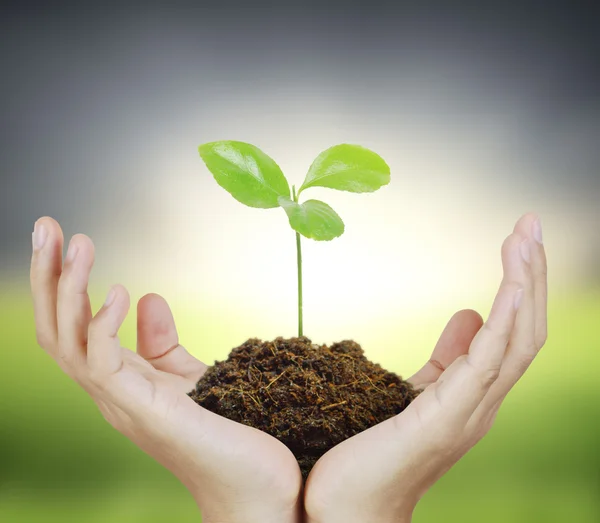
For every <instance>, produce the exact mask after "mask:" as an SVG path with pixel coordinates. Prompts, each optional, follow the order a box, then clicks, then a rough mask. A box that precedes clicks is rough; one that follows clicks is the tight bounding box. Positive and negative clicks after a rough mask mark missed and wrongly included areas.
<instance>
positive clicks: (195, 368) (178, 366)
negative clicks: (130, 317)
mask: <svg viewBox="0 0 600 523" xmlns="http://www.w3.org/2000/svg"><path fill="white" fill-rule="evenodd" d="M137 329H138V343H137V352H138V354H139V355H140V356H142V357H143V358H144V359H145V360H147V361H148V362H150V363H151V364H152V365H153V366H154V368H156V369H158V370H161V371H164V372H168V373H170V374H177V375H179V376H182V377H184V378H186V379H189V380H190V382H192V385H195V384H196V382H197V381H198V380H199V379H200V377H201V376H202V375H203V374H204V372H205V371H206V368H207V367H206V365H205V364H204V363H202V362H201V361H199V360H197V359H196V358H194V356H192V355H191V354H190V353H189V352H187V351H186V350H185V348H183V347H182V346H181V345H180V344H179V337H178V335H177V329H176V327H175V320H174V319H173V314H172V313H171V309H170V308H169V305H168V304H167V302H166V301H165V299H164V298H163V297H162V296H159V295H158V294H147V295H146V296H144V297H143V298H142V299H141V300H140V301H139V302H138V317H137Z"/></svg>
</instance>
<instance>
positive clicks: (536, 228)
mask: <svg viewBox="0 0 600 523" xmlns="http://www.w3.org/2000/svg"><path fill="white" fill-rule="evenodd" d="M533 237H534V238H535V241H536V242H538V243H540V244H541V243H544V242H543V240H542V222H541V221H540V219H539V218H537V219H536V220H535V221H534V222H533Z"/></svg>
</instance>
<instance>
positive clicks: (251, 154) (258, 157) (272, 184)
mask: <svg viewBox="0 0 600 523" xmlns="http://www.w3.org/2000/svg"><path fill="white" fill-rule="evenodd" d="M198 152H199V153H200V157H201V158H202V160H204V163H205V164H206V166H207V167H208V170H209V171H210V172H211V173H212V174H213V176H214V177H215V180H216V181H217V183H218V184H219V185H220V186H221V187H223V189H225V190H226V191H228V192H229V193H231V195H232V196H233V197H234V198H235V199H236V200H238V201H239V202H241V203H243V204H245V205H248V206H249V207H260V208H263V209H269V208H272V207H278V206H279V202H278V198H280V197H282V196H283V197H286V198H289V196H290V186H289V184H288V182H287V180H286V179H285V176H284V175H283V173H282V172H281V169H280V168H279V166H278V165H277V164H276V163H275V161H274V160H273V159H272V158H271V157H269V156H268V155H266V154H265V153H264V152H262V151H261V150H260V149H259V148H258V147H255V146H254V145H251V144H249V143H244V142H235V141H221V142H211V143H205V144H203V145H201V146H200V147H198Z"/></svg>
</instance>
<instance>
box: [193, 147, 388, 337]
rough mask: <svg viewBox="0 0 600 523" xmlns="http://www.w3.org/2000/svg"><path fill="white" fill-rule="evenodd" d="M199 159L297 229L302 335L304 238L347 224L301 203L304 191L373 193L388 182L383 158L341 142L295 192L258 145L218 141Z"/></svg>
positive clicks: (252, 203)
mask: <svg viewBox="0 0 600 523" xmlns="http://www.w3.org/2000/svg"><path fill="white" fill-rule="evenodd" d="M198 152H199V153H200V157H201V158H202V160H203V161H204V163H205V164H206V167H208V170H209V171H210V172H211V173H212V174H213V176H214V178H215V180H216V181H217V183H218V184H219V185H220V186H221V187H223V188H224V189H225V190H226V191H228V192H229V193H230V194H231V195H232V196H233V197H234V198H235V199H236V200H238V201H239V202H241V203H243V204H244V205H248V206H249V207H258V208H261V209H271V208H275V207H281V208H283V210H284V211H285V212H286V214H287V217H288V219H289V222H290V226H291V227H292V229H294V231H296V251H297V263H298V336H302V333H303V323H302V247H301V244H300V235H302V236H305V237H306V238H310V239H312V240H317V241H328V240H333V239H334V238H337V237H338V236H341V235H342V233H343V232H344V222H343V221H342V219H341V218H340V217H339V215H338V214H337V213H336V212H335V211H334V210H333V209H332V208H331V207H330V206H329V205H327V204H326V203H325V202H322V201H319V200H306V201H305V202H303V203H299V201H298V198H299V197H300V194H301V193H302V191H305V190H306V189H310V188H311V187H328V188H330V189H337V190H339V191H349V192H355V193H362V192H373V191H376V190H377V189H379V188H380V187H382V186H383V185H387V184H388V183H389V181H390V168H389V167H388V165H387V164H386V163H385V161H384V160H383V158H381V157H380V156H379V155H377V154H375V153H374V152H373V151H370V150H369V149H365V148H364V147H360V146H359V145H349V144H341V145H335V146H333V147H330V148H329V149H327V150H325V151H323V152H322V153H321V154H319V156H317V158H316V159H315V160H314V162H313V163H312V165H311V166H310V169H309V170H308V174H307V175H306V178H305V179H304V183H303V184H302V185H301V186H300V189H298V192H296V188H295V186H292V191H291V194H290V186H289V183H288V181H287V179H286V178H285V176H284V175H283V172H282V171H281V169H280V168H279V166H278V165H277V164H276V163H275V161H274V160H273V159H272V158H271V157H269V156H268V155H267V154H265V153H264V152H263V151H261V150H260V149H259V148H258V147H255V146H254V145H251V144H249V143H244V142H235V141H219V142H210V143H206V144H203V145H201V146H199V147H198Z"/></svg>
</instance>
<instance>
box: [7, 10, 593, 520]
mask: <svg viewBox="0 0 600 523" xmlns="http://www.w3.org/2000/svg"><path fill="white" fill-rule="evenodd" d="M83 4H87V3H83ZM507 4H509V5H507ZM510 4H511V3H510V2H508V3H507V2H487V3H485V6H481V7H480V8H477V9H474V8H472V7H471V8H467V7H465V6H462V5H460V4H459V3H453V2H439V3H437V4H434V3H419V2H411V3H408V2H407V3H401V2H398V3H392V2H387V3H380V2H377V1H371V2H365V3H364V5H360V4H359V3H356V2H346V3H344V4H339V5H335V4H333V3H332V4H330V5H329V6H327V7H325V6H323V5H322V4H321V5H320V4H317V3H315V4H314V5H310V3H308V2H304V3H297V4H294V3H285V2H280V3H278V2H272V3H271V5H266V4H264V5H263V4H261V5H259V4H256V3H255V4H254V5H251V4H250V3H243V4H239V5H234V4H232V3H228V4H227V5H226V6H225V5H222V6H220V7H219V6H217V4H216V3H214V4H210V5H209V4H208V3H206V4H204V3H202V2H194V3H191V2H190V3H184V2H174V3H169V4H166V3H165V5H163V6H162V7H159V6H152V7H150V6H149V5H144V4H140V5H133V4H129V5H125V4H123V3H121V4H118V5H115V6H108V5H106V4H103V5H102V6H101V7H90V6H88V5H86V6H84V5H79V6H69V5H67V4H66V3H63V4H62V5H59V6H49V5H47V4H45V5H43V6H39V7H37V6H34V5H33V4H28V5H23V4H20V5H19V6H16V5H15V6H12V7H11V6H9V7H3V8H2V9H3V11H1V12H0V71H1V72H0V76H1V82H0V92H1V93H2V96H1V97H0V118H1V121H0V176H1V178H0V179H1V186H0V189H1V190H0V198H1V199H2V201H1V205H0V217H1V219H2V221H1V224H2V225H1V227H0V252H1V258H0V262H1V267H0V270H1V272H0V289H1V295H0V314H1V315H0V324H1V328H2V331H1V332H2V334H3V338H2V341H1V342H0V344H1V348H2V358H1V359H0V444H1V445H0V520H1V521H7V522H38V521H39V522H42V521H43V522H47V521H66V520H69V521H70V520H73V521H86V522H87V521H90V522H96V521H98V522H105V521H111V522H116V523H120V522H138V521H139V522H142V521H143V522H144V523H151V522H154V521H156V522H162V521H164V518H165V517H167V516H169V517H170V518H171V519H172V520H173V521H190V522H191V521H198V520H199V516H198V514H197V511H196V509H195V507H194V505H193V502H192V500H191V498H190V497H189V496H188V494H187V493H186V492H185V491H184V490H183V487H181V486H180V485H178V484H177V483H176V481H175V480H174V479H173V478H172V477H171V476H170V475H169V474H168V473H166V472H164V471H163V470H162V469H161V468H160V467H159V466H158V465H156V464H154V463H153V462H152V461H151V460H150V458H148V457H146V456H145V455H144V454H142V453H141V452H140V451H138V450H137V449H136V448H134V447H133V446H132V445H131V444H130V443H129V442H127V441H126V440H125V439H124V438H123V437H121V436H120V435H119V434H117V433H114V431H112V429H111V428H110V427H108V426H107V425H106V424H105V423H104V422H103V420H102V418H101V416H100V414H99V413H98V412H97V411H96V409H95V407H94V405H93V403H92V402H91V401H90V400H89V399H88V398H86V397H85V395H84V393H83V391H82V390H80V389H79V388H77V386H76V385H74V384H72V383H71V382H70V381H69V380H68V378H66V377H65V376H64V375H62V373H61V372H60V371H59V370H57V368H55V366H54V365H53V364H52V362H51V361H50V360H49V358H48V357H46V356H45V355H44V354H43V353H42V351H41V350H40V349H38V348H37V347H36V344H35V339H34V330H33V320H32V313H31V307H30V302H29V295H28V292H29V291H28V268H29V267H28V265H29V255H30V252H29V251H30V239H29V238H30V233H31V230H32V227H33V222H34V221H35V219H37V218H38V217H39V216H42V215H51V216H53V217H55V218H56V219H57V220H59V221H60V223H61V224H62V225H63V227H64V229H65V234H66V235H67V237H69V236H70V235H72V234H74V233H76V232H84V233H86V234H88V235H89V236H90V237H91V238H92V239H93V240H94V242H95V244H96V248H97V262H96V267H95V269H94V274H93V282H92V286H91V292H92V294H93V302H94V305H95V306H96V307H97V306H98V305H99V304H100V303H101V301H102V299H103V295H104V293H105V292H106V291H107V289H108V287H109V285H111V284H113V283H117V282H118V283H122V284H124V285H125V286H126V287H127V288H128V289H129V290H130V292H131V294H132V298H133V299H134V300H136V299H138V298H139V297H141V296H142V295H143V294H145V293H147V292H158V293H160V294H163V295H164V296H165V297H166V298H167V300H168V301H169V302H170V303H171V305H172V308H173V310H174V313H175V317H176V320H178V324H179V326H180V334H181V340H182V342H183V343H184V344H185V345H186V346H187V347H188V348H189V350H190V351H191V352H193V353H194V354H195V355H197V356H198V357H200V358H202V359H203V360H205V361H206V362H207V363H212V362H213V361H214V360H215V359H223V358H225V357H226V356H227V354H228V352H229V350H230V349H231V348H232V347H234V346H236V345H239V344H240V343H241V342H243V341H244V340H245V339H247V338H248V337H253V336H257V337H261V338H265V339H268V338H273V337H275V336H278V335H284V336H291V335H294V333H295V329H296V294H295V293H296V282H295V276H296V275H295V271H296V267H295V250H294V248H295V245H294V235H293V233H292V231H291V230H290V228H289V225H288V224H287V219H286V217H285V214H284V212H283V211H282V210H281V209H272V210H258V209H250V208H247V207H244V206H243V205H241V204H239V203H238V202H236V201H235V200H234V199H233V198H232V197H231V196H229V195H228V194H227V193H226V192H224V191H223V190H222V189H221V188H220V187H219V186H218V185H217V184H216V182H215V181H214V179H213V178H212V176H211V175H210V174H209V173H208V171H207V170H206V169H205V168H204V166H203V164H202V163H201V161H200V159H199V157H198V154H197V150H196V148H197V146H198V144H200V143H203V142H206V141H213V140H218V139H236V140H242V141H247V142H251V143H254V144H256V145H258V146H259V147H260V148H262V149H263V150H264V151H265V152H267V153H268V154H270V155H271V156H272V157H273V158H275V160H276V161H277V162H278V163H279V165H280V166H281V167H282V169H283V170H284V172H285V173H286V175H287V177H288V179H289V180H290V181H291V183H296V184H300V183H301V182H302V180H303V177H304V174H305V173H306V170H307V169H308V166H309V165H310V163H311V161H312V159H313V158H314V157H315V156H316V155H317V154H318V153H319V152H321V151H322V150H323V149H325V148H327V147H329V146H331V145H333V144H337V143H343V142H346V143H358V144H361V145H364V146H367V147H370V148H372V149H374V150H375V151H376V152H378V153H379V154H381V155H382V156H383V157H384V158H385V159H386V160H387V162H388V163H389V165H390V167H391V170H392V182H391V184H390V185H389V186H387V187H384V188H383V189H381V190H380V191H378V192H376V193H374V194H368V195H355V194H349V193H338V192H335V191H329V190H327V189H314V190H311V191H313V192H312V195H311V196H314V197H317V198H322V199H323V200H325V201H327V202H328V203H330V204H331V205H332V206H333V207H334V208H335V209H336V211H338V213H339V214H340V215H341V216H342V218H343V219H344V221H345V223H346V232H345V233H344V235H343V236H342V237H341V238H339V239H336V240H334V241H332V242H330V243H316V242H312V241H310V240H305V241H304V242H303V250H304V252H303V254H304V277H305V287H304V291H305V332H306V334H307V335H308V336H309V337H311V338H312V339H313V340H314V341H316V342H319V343H321V342H324V343H330V342H332V341H335V340H340V339H345V338H354V339H355V340H357V341H358V342H359V343H361V344H362V345H363V347H364V348H365V350H366V352H367V354H368V356H369V357H370V358H371V359H373V360H375V361H378V362H380V363H381V364H383V365H384V366H385V367H388V368H390V369H392V370H394V371H396V372H398V373H400V374H402V375H404V376H408V375H410V374H412V373H413V372H414V371H415V370H416V369H417V368H418V367H419V366H420V365H421V364H422V363H423V362H424V361H425V360H426V359H427V357H428V355H429V353H430V351H431V349H432V347H433V345H434V344H435V341H436V340H437V337H438V335H439V333H440V332H441V330H442V329H443V327H444V325H445V323H446V321H447V320H448V319H449V317H450V316H451V315H452V313H453V312H455V311H456V310H458V309H461V308H466V307H469V308H475V309H477V310H479V311H481V312H482V314H484V316H485V314H486V313H487V310H488V309H489V306H490V304H491V301H492V299H493V296H494V293H495V291H496V288H497V286H498V283H499V279H500V275H501V265H500V258H499V252H500V245H501V243H502V241H503V239H504V237H505V236H506V235H507V234H509V233H510V232H511V230H512V227H513V224H514V222H515V221H516V220H517V219H518V218H519V216H520V215H521V214H523V213H525V212H527V211H530V210H533V211H536V212H538V213H539V214H540V215H541V217H542V223H543V226H544V235H545V236H544V240H545V243H546V247H547V253H548V259H549V270H550V275H549V278H550V325H549V341H548V343H547V346H546V348H545V349H544V351H543V353H542V354H541V355H540V357H539V359H538V360H537V361H536V362H535V363H534V365H533V366H532V367H531V369H530V371H529V372H528V373H527V376H526V378H524V379H523V380H522V382H521V383H519V385H518V386H517V387H516V389H515V391H514V393H513V394H511V396H510V397H509V399H508V400H507V401H506V404H505V406H504V407H503V409H502V410H501V412H500V415H499V417H498V420H497V423H496V426H495V428H494V429H493V430H492V432H491V433H490V435H489V436H488V437H487V438H486V439H485V440H484V441H483V442H482V443H481V444H480V445H479V446H478V447H477V448H476V449H475V450H474V451H473V452H471V453H470V454H469V455H468V456H467V457H466V458H465V459H464V460H463V461H462V462H461V463H459V464H458V465H457V466H456V467H455V468H454V469H453V470H452V471H451V472H450V473H449V474H448V475H447V476H446V477H445V478H444V479H443V480H442V481H441V482H440V483H439V484H438V485H436V487H435V488H434V489H433V490H432V491H431V492H430V493H429V494H428V495H427V496H426V497H425V498H424V500H423V501H422V503H421V504H420V505H419V507H418V509H417V512H416V514H415V523H425V522H437V521H440V520H441V518H443V520H444V521H449V522H454V521H456V522H461V523H470V522H473V523H475V522H480V521H486V522H490V523H496V522H503V523H504V522H506V521H511V522H515V523H521V522H522V523H532V522H537V521H540V522H542V521H543V522H545V523H553V522H556V523H558V522H563V521H573V522H576V523H592V522H597V521H599V520H600V449H599V447H600V421H599V420H600V382H599V381H598V377H597V368H598V365H599V364H600V356H599V350H600V205H599V204H598V199H599V196H600V171H599V169H600V152H599V150H600V148H599V147H598V145H599V143H600V88H599V78H600V73H599V71H598V68H599V66H598V56H599V55H600V39H599V37H598V34H599V31H600V28H599V27H598V25H599V24H598V22H597V20H598V17H596V16H595V14H596V13H595V12H594V9H593V8H590V7H587V8H586V7H585V6H584V4H583V3H581V4H580V3H578V2H568V3H567V2H563V3H561V2H551V3H550V4H552V5H547V4H546V3H544V4H543V6H542V4H540V3H534V2H519V3H515V4H514V5H512V6H511V5H510ZM134 325H135V318H134V317H133V315H131V316H130V318H128V320H127V325H126V327H125V329H124V332H123V340H124V341H125V342H127V343H128V344H129V346H130V347H134V345H135V337H134V332H133V327H134ZM399 495H401V493H399ZM68 518H72V519H68Z"/></svg>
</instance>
